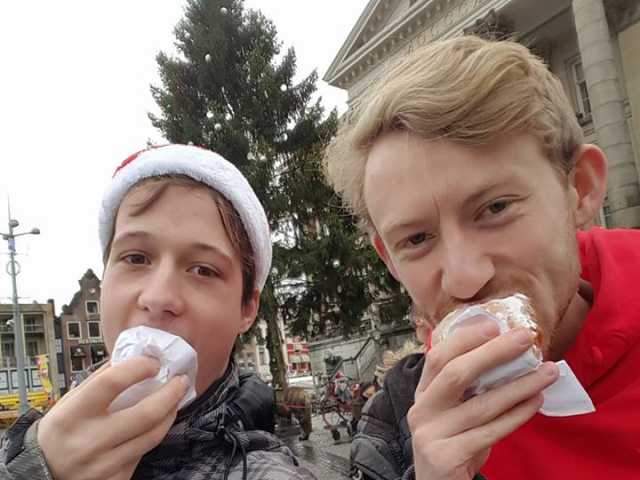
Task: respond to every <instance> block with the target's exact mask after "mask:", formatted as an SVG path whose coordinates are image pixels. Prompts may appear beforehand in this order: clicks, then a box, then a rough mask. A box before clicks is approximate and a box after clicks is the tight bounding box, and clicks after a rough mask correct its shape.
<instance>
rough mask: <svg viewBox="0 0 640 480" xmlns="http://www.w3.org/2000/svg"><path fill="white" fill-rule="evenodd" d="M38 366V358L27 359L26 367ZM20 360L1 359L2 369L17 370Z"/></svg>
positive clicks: (13, 358) (12, 358)
mask: <svg viewBox="0 0 640 480" xmlns="http://www.w3.org/2000/svg"><path fill="white" fill-rule="evenodd" d="M37 364H38V357H26V358H25V365H29V366H32V367H33V366H36V365H37ZM17 365H18V360H17V359H16V357H2V358H0V368H16V367H17Z"/></svg>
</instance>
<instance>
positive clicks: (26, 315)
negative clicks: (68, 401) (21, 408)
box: [0, 300, 62, 398]
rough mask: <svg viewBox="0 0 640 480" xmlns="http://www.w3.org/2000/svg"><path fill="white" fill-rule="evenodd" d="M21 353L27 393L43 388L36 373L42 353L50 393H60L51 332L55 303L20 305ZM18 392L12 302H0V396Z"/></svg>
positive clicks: (59, 379)
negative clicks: (45, 360)
mask: <svg viewBox="0 0 640 480" xmlns="http://www.w3.org/2000/svg"><path fill="white" fill-rule="evenodd" d="M20 314H21V317H22V330H23V345H24V354H25V362H24V365H25V369H26V374H25V385H26V387H27V390H28V391H30V392H34V391H41V390H43V386H42V382H41V379H40V375H39V373H38V357H39V356H41V355H46V356H47V360H48V362H47V363H48V369H49V380H51V384H52V389H53V391H52V393H53V395H54V396H55V397H56V398H57V397H59V395H60V381H61V380H62V378H60V376H59V370H58V362H57V360H56V340H55V332H54V322H55V306H54V303H53V300H49V301H48V302H47V303H37V302H34V303H25V304H20ZM17 392H18V376H17V370H16V348H15V336H14V323H13V304H10V303H3V304H0V396H2V395H7V394H15V393H17Z"/></svg>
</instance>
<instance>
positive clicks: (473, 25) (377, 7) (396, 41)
mask: <svg viewBox="0 0 640 480" xmlns="http://www.w3.org/2000/svg"><path fill="white" fill-rule="evenodd" d="M465 33H467V34H479V35H483V34H487V33H491V34H496V33H497V34H501V35H502V36H504V37H509V38H515V39H516V40H518V41H520V42H522V43H523V44H525V45H527V46H529V47H530V48H531V49H532V50H533V51H534V52H536V53H537V54H538V55H540V56H541V57H542V58H543V59H544V60H545V61H546V62H547V64H548V65H549V67H550V69H551V71H552V72H554V73H555V74H556V75H557V76H558V77H559V78H560V80H561V81H562V83H563V85H564V87H565V90H566V92H567V94H568V95H569V97H570V99H571V100H572V102H573V105H574V108H575V112H576V116H577V118H578V120H579V122H580V124H581V125H582V127H583V129H584V133H585V137H586V141H587V142H589V143H596V144H598V145H599V146H600V147H601V148H602V149H603V150H604V152H605V154H606V156H607V158H608V160H609V178H608V185H607V199H606V202H605V206H604V208H603V211H602V212H601V216H600V219H599V223H600V224H603V225H606V226H608V227H635V228H638V227H640V187H639V182H640V177H639V175H638V172H639V171H640V53H639V49H640V2H638V0H371V1H370V2H369V3H368V4H367V6H366V8H365V10H364V12H363V13H362V15H361V16H360V18H359V19H358V21H357V22H356V25H355V26H354V27H353V29H352V31H351V33H350V34H349V36H348V38H347V39H346V41H345V42H344V44H343V46H342V47H341V48H340V51H339V52H338V54H337V55H336V57H335V59H334V61H333V62H332V64H331V66H330V67H329V70H328V71H327V73H326V74H325V76H324V80H325V81H327V82H328V83H329V84H331V85H333V86H336V87H338V88H342V89H345V90H347V91H348V94H349V105H350V106H353V105H355V104H357V102H358V100H359V98H360V97H361V96H362V93H363V92H364V91H365V90H366V89H368V88H370V87H371V85H372V83H373V82H374V81H375V80H376V79H377V78H379V77H380V76H381V74H382V73H383V72H384V71H385V69H386V68H388V66H389V65H391V64H393V63H394V62H396V61H398V60H399V59H401V58H402V57H404V56H405V55H406V54H407V53H408V52H410V51H412V50H414V49H415V48H416V47H419V46H421V45H424V44H426V43H429V42H431V41H434V40H436V39H446V38H449V37H453V36H457V35H462V34H465Z"/></svg>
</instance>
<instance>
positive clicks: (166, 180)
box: [103, 175, 256, 305]
mask: <svg viewBox="0 0 640 480" xmlns="http://www.w3.org/2000/svg"><path fill="white" fill-rule="evenodd" d="M142 186H145V187H146V188H147V190H148V194H149V195H148V196H147V197H146V198H145V199H144V200H143V201H141V202H139V203H138V204H136V205H135V208H134V210H133V211H132V212H131V215H132V216H137V215H141V214H143V213H144V212H145V211H146V210H148V209H149V208H150V207H151V206H152V205H153V204H154V203H156V202H157V201H158V199H159V198H160V197H162V195H163V194H164V193H165V192H166V191H167V189H168V188H169V187H170V186H179V187H184V188H188V189H195V188H204V189H206V190H208V191H209V193H210V194H211V197H212V198H213V201H214V202H215V204H216V207H217V208H218V212H220V217H221V218H222V225H223V226H224V229H225V232H226V233H227V235H228V236H229V240H230V241H231V245H232V246H233V248H234V249H235V251H236V252H237V253H238V254H239V255H240V259H241V261H242V303H243V305H244V304H246V303H247V302H248V301H249V300H250V299H251V296H252V294H253V289H254V285H255V280H256V266H255V257H254V254H253V248H252V246H251V241H250V240H249V235H248V234H247V231H246V229H245V228H244V224H243V223H242V219H241V218H240V215H239V214H238V212H237V210H236V209H235V208H234V207H233V205H232V204H231V202H230V201H229V200H227V199H226V198H225V197H223V196H222V195H221V194H220V193H219V192H218V191H216V190H215V189H213V188H211V187H209V186H208V185H205V184H203V183H200V182H198V181H197V180H194V179H192V178H191V177H188V176H186V175H159V176H157V177H151V178H145V179H143V180H141V181H140V182H138V183H136V184H135V185H134V186H133V187H131V189H129V191H131V190H132V189H134V188H138V187H142ZM117 218H118V214H117V213H116V215H115V216H114V220H113V221H114V224H115V221H116V219H117ZM112 231H113V233H112V234H111V238H110V239H109V243H108V244H107V248H106V249H105V254H104V258H103V262H104V263H105V265H106V263H107V260H108V259H109V255H110V254H111V243H112V242H113V237H114V235H115V225H114V228H113V229H112Z"/></svg>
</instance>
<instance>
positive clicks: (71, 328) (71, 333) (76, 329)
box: [67, 322, 80, 338]
mask: <svg viewBox="0 0 640 480" xmlns="http://www.w3.org/2000/svg"><path fill="white" fill-rule="evenodd" d="M67 337H69V338H80V322H68V323H67Z"/></svg>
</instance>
